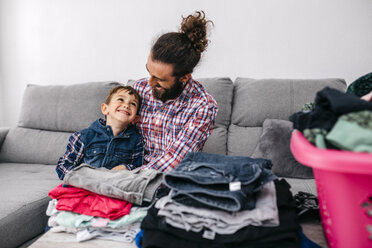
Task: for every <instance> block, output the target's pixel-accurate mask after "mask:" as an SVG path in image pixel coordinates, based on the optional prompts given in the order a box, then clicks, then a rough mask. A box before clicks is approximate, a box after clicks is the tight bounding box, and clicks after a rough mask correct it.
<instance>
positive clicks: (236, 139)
mask: <svg viewBox="0 0 372 248" xmlns="http://www.w3.org/2000/svg"><path fill="white" fill-rule="evenodd" d="M261 132H262V127H239V126H237V125H234V124H232V125H230V128H229V132H228V139H227V155H230V156H248V157H250V156H251V155H252V153H253V151H254V149H255V147H256V144H257V142H258V139H259V137H260V135H261Z"/></svg>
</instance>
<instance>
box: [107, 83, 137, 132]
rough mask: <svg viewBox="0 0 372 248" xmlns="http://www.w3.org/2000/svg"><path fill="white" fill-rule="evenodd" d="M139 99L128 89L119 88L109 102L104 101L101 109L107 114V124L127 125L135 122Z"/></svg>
mask: <svg viewBox="0 0 372 248" xmlns="http://www.w3.org/2000/svg"><path fill="white" fill-rule="evenodd" d="M138 104H139V103H138V100H137V99H136V97H135V96H134V95H130V94H129V92H128V91H126V90H119V91H118V92H116V93H115V94H114V95H113V96H112V97H111V101H110V103H109V104H105V103H102V105H101V110H102V113H103V114H104V115H105V116H106V125H110V126H113V125H120V126H127V125H129V124H130V123H131V124H134V123H135V122H136V121H137V119H138V115H137V110H138Z"/></svg>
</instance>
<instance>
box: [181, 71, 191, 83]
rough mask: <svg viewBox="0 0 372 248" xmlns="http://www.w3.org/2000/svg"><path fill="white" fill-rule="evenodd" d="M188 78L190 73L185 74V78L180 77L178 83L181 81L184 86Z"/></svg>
mask: <svg viewBox="0 0 372 248" xmlns="http://www.w3.org/2000/svg"><path fill="white" fill-rule="evenodd" d="M190 78H191V73H189V74H186V75H185V76H182V77H181V78H180V81H181V82H182V83H183V84H186V83H187V82H188V81H189V80H190Z"/></svg>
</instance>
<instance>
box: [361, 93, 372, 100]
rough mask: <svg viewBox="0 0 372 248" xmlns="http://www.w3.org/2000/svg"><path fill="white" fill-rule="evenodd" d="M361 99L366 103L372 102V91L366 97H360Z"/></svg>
mask: <svg viewBox="0 0 372 248" xmlns="http://www.w3.org/2000/svg"><path fill="white" fill-rule="evenodd" d="M361 99H363V100H365V101H367V102H372V91H371V92H369V93H368V94H367V95H364V96H362V97H361Z"/></svg>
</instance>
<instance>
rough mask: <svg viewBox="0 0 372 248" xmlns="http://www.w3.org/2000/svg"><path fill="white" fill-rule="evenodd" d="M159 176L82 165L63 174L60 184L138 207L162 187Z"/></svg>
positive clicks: (151, 172) (160, 174) (152, 173)
mask: <svg viewBox="0 0 372 248" xmlns="http://www.w3.org/2000/svg"><path fill="white" fill-rule="evenodd" d="M161 180H162V173H161V172H159V171H156V170H152V169H145V170H140V169H136V170H132V171H128V170H120V171H113V170H108V169H106V168H95V167H92V166H90V165H88V164H81V165H80V166H78V167H76V168H74V169H73V170H71V171H70V172H68V173H67V174H66V175H65V178H64V180H63V182H64V183H65V184H68V185H72V186H74V187H77V188H83V189H86V190H89V191H91V192H94V193H97V194H100V195H105V196H109V197H113V198H117V199H120V200H125V201H128V202H131V203H134V204H137V205H141V204H142V203H143V201H147V202H151V201H152V200H153V199H154V195H155V192H156V190H157V188H158V187H159V185H160V184H161Z"/></svg>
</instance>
